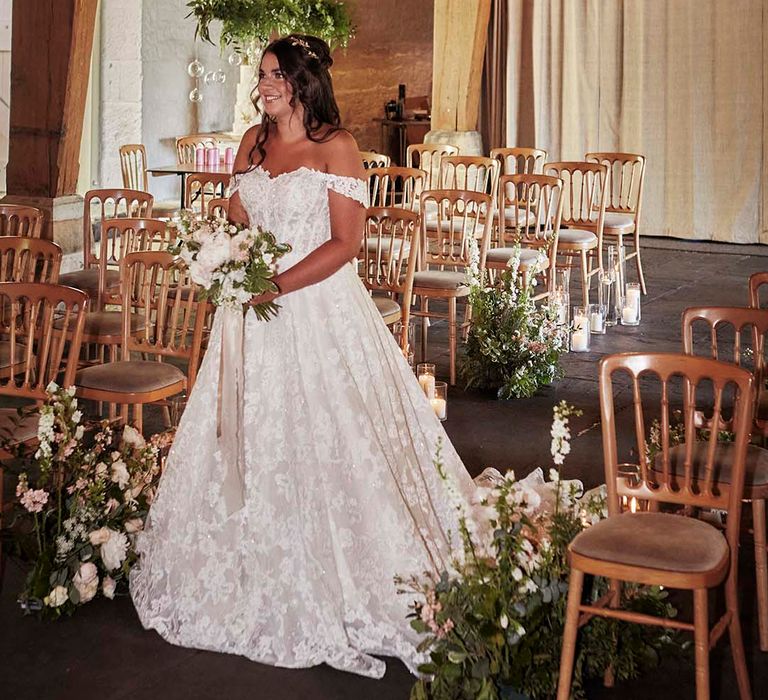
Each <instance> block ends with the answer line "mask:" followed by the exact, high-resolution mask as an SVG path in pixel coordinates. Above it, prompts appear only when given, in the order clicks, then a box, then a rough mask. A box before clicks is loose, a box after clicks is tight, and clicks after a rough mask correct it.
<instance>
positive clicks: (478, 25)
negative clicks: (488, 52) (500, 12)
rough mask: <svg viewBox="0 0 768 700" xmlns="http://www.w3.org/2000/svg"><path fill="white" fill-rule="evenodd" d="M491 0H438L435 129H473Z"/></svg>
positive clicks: (433, 83) (477, 109)
mask: <svg viewBox="0 0 768 700" xmlns="http://www.w3.org/2000/svg"><path fill="white" fill-rule="evenodd" d="M490 14H491V0H435V23H434V52H433V63H432V129H433V130H440V131H474V130H475V129H476V128H477V119H478V114H479V109H480V91H481V88H482V78H483V58H484V55H485V44H486V40H487V37H488V21H489V19H490Z"/></svg>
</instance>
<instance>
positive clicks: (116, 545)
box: [101, 530, 128, 571]
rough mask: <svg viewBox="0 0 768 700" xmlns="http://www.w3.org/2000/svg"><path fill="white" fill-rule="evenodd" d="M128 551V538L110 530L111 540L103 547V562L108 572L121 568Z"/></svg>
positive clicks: (121, 533)
mask: <svg viewBox="0 0 768 700" xmlns="http://www.w3.org/2000/svg"><path fill="white" fill-rule="evenodd" d="M127 550H128V538H127V537H126V536H125V533H123V532H115V531H114V530H109V539H108V540H107V541H106V542H105V543H104V544H102V545H101V560H102V561H103V562H104V566H105V567H106V568H107V571H114V570H115V569H118V568H120V566H121V564H122V563H123V561H125V554H126V552H127Z"/></svg>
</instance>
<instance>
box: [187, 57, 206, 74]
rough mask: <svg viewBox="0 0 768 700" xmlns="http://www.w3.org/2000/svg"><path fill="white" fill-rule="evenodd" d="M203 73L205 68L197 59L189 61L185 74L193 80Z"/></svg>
mask: <svg viewBox="0 0 768 700" xmlns="http://www.w3.org/2000/svg"><path fill="white" fill-rule="evenodd" d="M204 72H205V66H204V65H203V64H202V63H200V61H198V60H197V59H195V60H194V61H190V63H189V65H188V66H187V73H189V75H190V76H192V77H193V78H199V77H200V76H201V75H202V74H203V73H204Z"/></svg>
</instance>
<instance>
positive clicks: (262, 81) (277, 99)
mask: <svg viewBox="0 0 768 700" xmlns="http://www.w3.org/2000/svg"><path fill="white" fill-rule="evenodd" d="M259 97H261V103H262V104H263V105H264V111H265V112H266V113H267V116H269V117H271V118H272V119H279V118H280V117H290V115H291V114H292V113H293V111H294V108H293V107H292V106H291V98H292V97H293V87H292V86H291V83H290V82H289V81H288V79H287V78H286V77H285V76H284V75H283V72H282V71H281V70H280V64H279V63H278V61H277V56H275V54H273V53H265V54H264V57H263V58H262V59H261V66H260V67H259Z"/></svg>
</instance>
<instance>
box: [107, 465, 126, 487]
mask: <svg viewBox="0 0 768 700" xmlns="http://www.w3.org/2000/svg"><path fill="white" fill-rule="evenodd" d="M110 478H111V479H112V481H113V482H114V483H116V484H117V485H118V486H119V487H120V488H123V487H125V485H126V484H127V483H128V482H129V481H130V479H131V475H130V474H129V473H128V465H127V464H126V463H125V462H123V460H122V459H121V460H118V461H117V462H113V463H112V473H111V477H110Z"/></svg>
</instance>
